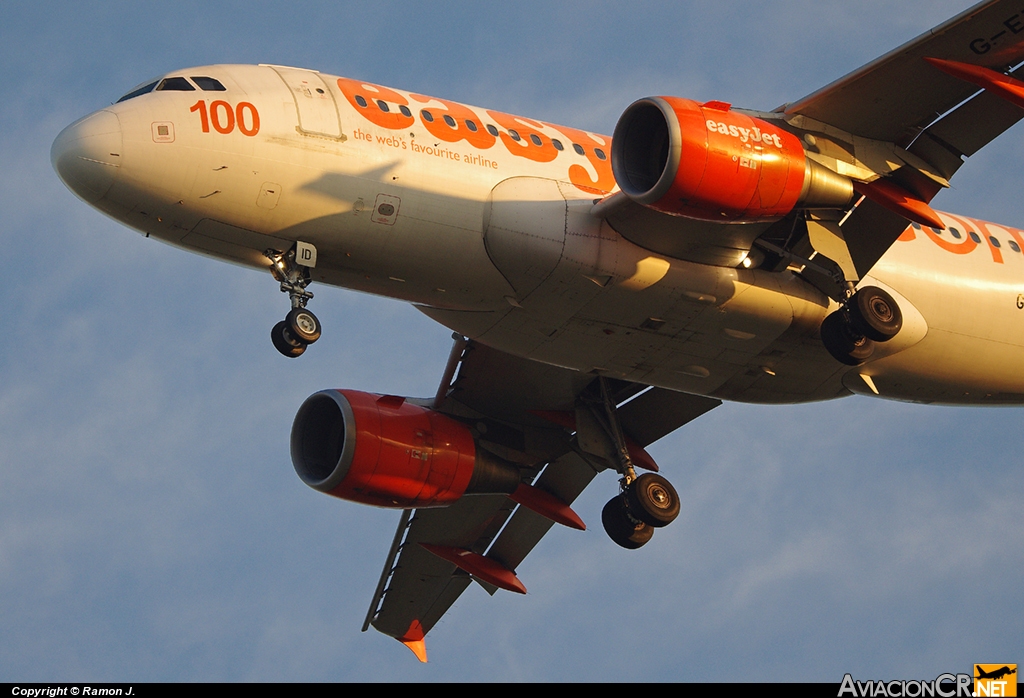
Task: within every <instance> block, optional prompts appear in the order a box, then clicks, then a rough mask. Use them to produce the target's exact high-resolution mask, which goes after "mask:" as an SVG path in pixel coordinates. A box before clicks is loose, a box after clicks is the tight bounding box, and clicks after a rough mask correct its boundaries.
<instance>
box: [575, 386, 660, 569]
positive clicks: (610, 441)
mask: <svg viewBox="0 0 1024 698" xmlns="http://www.w3.org/2000/svg"><path fill="white" fill-rule="evenodd" d="M598 380H599V382H600V387H601V399H600V401H597V400H592V401H587V402H585V403H583V404H582V405H581V407H580V409H582V410H585V412H584V413H583V414H581V413H580V411H579V410H578V411H577V419H576V429H577V432H576V433H577V441H579V439H580V437H581V436H583V438H584V440H585V441H587V442H588V445H589V447H590V449H591V450H590V454H591V455H597V454H596V453H594V446H595V441H597V439H595V438H594V437H595V436H596V435H597V434H598V433H599V434H601V435H602V436H603V437H604V438H602V439H600V441H604V442H605V444H606V446H607V450H605V455H604V457H603V460H604V462H605V463H607V464H608V465H611V466H612V467H614V468H615V469H616V470H618V471H619V474H620V475H621V476H622V477H621V478H620V480H619V494H618V495H617V496H615V497H613V498H612V499H611V501H609V502H608V503H607V504H606V505H605V506H604V509H603V510H602V511H601V523H603V524H604V530H605V532H606V533H607V534H608V537H609V538H611V539H612V540H613V541H614V542H615V543H617V544H618V545H621V546H622V547H623V548H628V549H630V550H635V549H636V548H639V547H640V546H642V545H644V544H645V543H647V541H649V540H650V539H651V536H653V535H654V529H656V528H661V527H663V526H667V525H668V524H670V523H672V522H673V521H675V519H676V517H677V516H679V509H680V505H679V495H678V494H677V493H676V490H675V488H674V487H672V485H671V484H670V483H669V481H668V480H666V479H665V478H663V477H662V476H661V475H657V474H655V473H644V474H643V475H640V476H639V477H637V475H636V471H635V469H634V467H633V458H632V456H631V455H630V450H631V448H634V449H639V446H637V445H636V444H632V443H630V442H628V441H627V440H626V436H625V434H624V433H623V432H622V426H621V424H620V423H619V418H618V414H617V413H616V411H615V403H614V402H613V401H612V400H611V398H610V396H609V393H608V388H607V384H606V382H605V380H604V378H599V379H598ZM602 408H603V409H602ZM581 429H586V430H589V432H590V433H589V434H584V435H581V433H580V430H581ZM640 453H643V451H642V449H640ZM645 455H646V454H645ZM647 458H649V456H647Z"/></svg>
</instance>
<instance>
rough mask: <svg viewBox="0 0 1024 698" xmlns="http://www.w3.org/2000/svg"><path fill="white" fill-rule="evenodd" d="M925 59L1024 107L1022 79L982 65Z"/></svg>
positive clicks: (945, 71) (1023, 83)
mask: <svg viewBox="0 0 1024 698" xmlns="http://www.w3.org/2000/svg"><path fill="white" fill-rule="evenodd" d="M925 60H926V61H928V62H929V63H931V64H932V65H933V66H935V67H936V68H938V69H939V70H941V71H942V72H944V73H947V74H948V75H952V76H953V77H955V78H959V79H960V80H963V81H965V82H969V83H972V84H974V85H977V86H978V87H981V88H982V89H985V90H988V91H989V92H992V93H993V94H995V95H997V96H999V97H1002V98H1003V99H1005V100H1006V101H1007V102H1010V103H1012V104H1016V105H1017V106H1018V107H1024V82H1021V81H1020V80H1016V79H1014V78H1012V77H1010V76H1009V75H1004V74H1003V73H997V72H996V71H994V70H989V69H988V68H983V67H981V66H980V65H971V64H970V63H958V62H957V61H946V60H943V59H941V58H925Z"/></svg>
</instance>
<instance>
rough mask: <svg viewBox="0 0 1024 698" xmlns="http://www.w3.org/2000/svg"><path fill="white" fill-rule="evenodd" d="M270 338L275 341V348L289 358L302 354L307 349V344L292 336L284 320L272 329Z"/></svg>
mask: <svg viewBox="0 0 1024 698" xmlns="http://www.w3.org/2000/svg"><path fill="white" fill-rule="evenodd" d="M270 340H271V341H272V342H273V343H274V348H275V349H277V350H278V351H279V352H281V353H282V354H284V355H285V356H287V357H288V358H292V359H293V358H295V357H296V356H301V355H302V352H304V351H306V344H305V343H304V342H301V341H299V340H298V339H296V338H295V337H293V336H292V334H291V333H290V332H289V331H288V325H287V323H285V321H284V320H282V321H281V322H279V323H277V324H276V325H274V328H273V329H272V330H270Z"/></svg>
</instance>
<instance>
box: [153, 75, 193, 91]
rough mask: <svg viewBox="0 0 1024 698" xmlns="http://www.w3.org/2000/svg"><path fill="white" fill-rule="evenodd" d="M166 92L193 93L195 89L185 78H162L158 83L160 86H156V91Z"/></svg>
mask: <svg viewBox="0 0 1024 698" xmlns="http://www.w3.org/2000/svg"><path fill="white" fill-rule="evenodd" d="M167 90H170V91H174V92H195V91H196V88H194V87H192V83H190V82H189V81H188V80H186V79H185V78H164V79H163V80H161V81H160V84H159V85H157V86H156V91H157V92H164V91H167Z"/></svg>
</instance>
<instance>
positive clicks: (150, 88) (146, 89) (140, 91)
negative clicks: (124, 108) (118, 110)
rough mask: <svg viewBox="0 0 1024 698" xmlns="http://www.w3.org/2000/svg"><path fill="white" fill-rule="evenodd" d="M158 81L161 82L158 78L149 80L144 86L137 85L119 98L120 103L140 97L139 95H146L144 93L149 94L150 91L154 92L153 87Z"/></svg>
mask: <svg viewBox="0 0 1024 698" xmlns="http://www.w3.org/2000/svg"><path fill="white" fill-rule="evenodd" d="M157 82H159V81H158V80H154V81H153V82H147V83H146V84H145V85H143V86H142V87H136V88H135V89H134V90H132V91H131V92H129V93H128V94H126V95H125V96H124V97H122V98H121V99H119V100H117V101H118V103H121V102H123V101H125V100H126V99H131V98H132V97H138V96H139V95H144V94H147V93H149V92H152V91H153V88H154V87H156V83H157Z"/></svg>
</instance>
